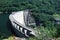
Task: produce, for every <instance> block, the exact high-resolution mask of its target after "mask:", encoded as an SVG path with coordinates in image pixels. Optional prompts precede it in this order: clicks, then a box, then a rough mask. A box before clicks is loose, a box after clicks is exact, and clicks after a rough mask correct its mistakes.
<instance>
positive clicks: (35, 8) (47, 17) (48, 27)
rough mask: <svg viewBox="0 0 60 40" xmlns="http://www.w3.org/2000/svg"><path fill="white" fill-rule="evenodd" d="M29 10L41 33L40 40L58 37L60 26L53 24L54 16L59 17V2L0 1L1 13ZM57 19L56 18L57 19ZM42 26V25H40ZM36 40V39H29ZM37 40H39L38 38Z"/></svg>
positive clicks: (46, 0) (41, 0)
mask: <svg viewBox="0 0 60 40" xmlns="http://www.w3.org/2000/svg"><path fill="white" fill-rule="evenodd" d="M25 9H30V10H31V12H32V15H33V17H34V18H35V21H36V23H37V25H38V26H39V27H38V26H36V27H35V28H39V29H37V30H39V31H40V32H41V34H40V36H39V37H40V40H43V39H44V38H45V37H46V38H48V37H50V38H56V37H60V35H59V33H60V25H57V24H54V20H55V19H54V18H55V17H56V16H55V15H59V17H60V0H0V11H1V12H4V13H5V12H8V13H9V12H10V13H11V12H12V11H20V10H25ZM59 17H57V18H59ZM41 24H42V25H41ZM29 39H30V40H33V39H34V40H35V39H36V40H37V38H34V37H33V38H29ZM38 39H39V38H38Z"/></svg>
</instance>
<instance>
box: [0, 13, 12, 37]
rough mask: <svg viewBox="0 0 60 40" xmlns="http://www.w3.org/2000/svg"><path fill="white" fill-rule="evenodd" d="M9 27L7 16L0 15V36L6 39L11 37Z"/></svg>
mask: <svg viewBox="0 0 60 40" xmlns="http://www.w3.org/2000/svg"><path fill="white" fill-rule="evenodd" d="M9 27H10V24H9V14H6V13H4V14H0V35H1V34H2V35H3V36H7V37H9V36H11V35H12V32H11V30H10V29H9Z"/></svg>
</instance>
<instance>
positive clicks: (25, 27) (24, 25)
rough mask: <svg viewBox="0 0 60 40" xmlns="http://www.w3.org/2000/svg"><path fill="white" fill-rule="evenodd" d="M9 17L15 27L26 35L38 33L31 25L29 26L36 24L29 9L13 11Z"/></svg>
mask: <svg viewBox="0 0 60 40" xmlns="http://www.w3.org/2000/svg"><path fill="white" fill-rule="evenodd" d="M29 18H30V19H29ZM9 19H10V21H11V23H12V25H13V27H14V28H15V29H16V30H18V31H19V32H21V33H22V34H24V35H25V36H27V37H29V35H30V34H32V35H34V36H35V35H36V34H35V31H34V30H33V29H32V28H31V27H29V26H30V25H36V24H35V21H34V19H33V18H31V15H30V14H29V11H27V10H25V11H18V12H12V14H10V16H9ZM29 22H30V23H29ZM28 33H29V34H28Z"/></svg>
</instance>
